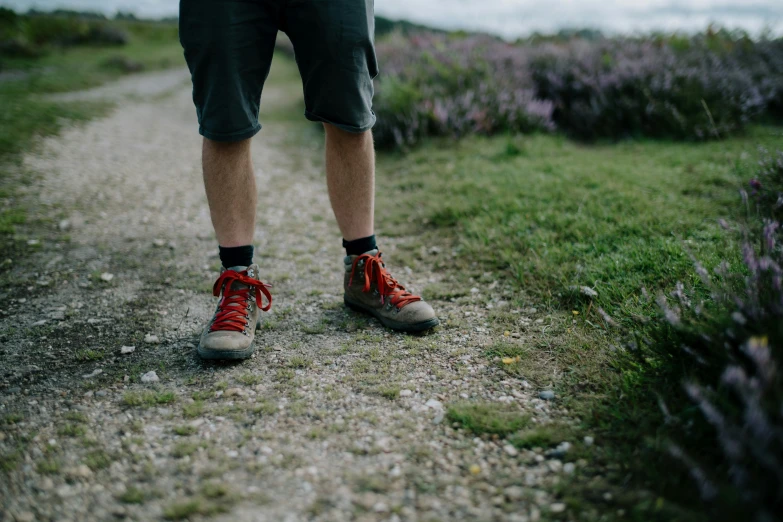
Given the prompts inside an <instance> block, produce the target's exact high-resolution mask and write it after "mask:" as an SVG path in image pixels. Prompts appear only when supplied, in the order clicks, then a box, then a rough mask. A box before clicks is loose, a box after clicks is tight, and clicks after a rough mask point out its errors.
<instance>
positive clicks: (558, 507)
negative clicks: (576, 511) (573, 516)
mask: <svg viewBox="0 0 783 522" xmlns="http://www.w3.org/2000/svg"><path fill="white" fill-rule="evenodd" d="M549 510H550V511H551V512H552V513H562V512H563V511H565V510H566V505H565V504H563V503H562V502H555V503H554V504H552V505H551V506H549Z"/></svg>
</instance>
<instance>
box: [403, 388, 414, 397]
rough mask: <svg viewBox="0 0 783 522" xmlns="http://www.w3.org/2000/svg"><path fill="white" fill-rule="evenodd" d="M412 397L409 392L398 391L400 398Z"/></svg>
mask: <svg viewBox="0 0 783 522" xmlns="http://www.w3.org/2000/svg"><path fill="white" fill-rule="evenodd" d="M411 395H413V392H412V391H411V390H400V397H410V396H411Z"/></svg>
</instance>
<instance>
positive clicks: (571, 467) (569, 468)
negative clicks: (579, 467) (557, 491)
mask: <svg viewBox="0 0 783 522" xmlns="http://www.w3.org/2000/svg"><path fill="white" fill-rule="evenodd" d="M574 471H576V464H574V463H573V462H567V463H565V464H563V473H565V474H566V475H571V474H572V473H573V472H574Z"/></svg>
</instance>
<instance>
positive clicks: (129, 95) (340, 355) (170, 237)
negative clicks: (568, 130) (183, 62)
mask: <svg viewBox="0 0 783 522" xmlns="http://www.w3.org/2000/svg"><path fill="white" fill-rule="evenodd" d="M274 74H276V73H273V78H272V79H271V80H270V83H269V85H268V86H267V89H266V91H265V93H264V98H263V101H262V104H263V105H264V106H265V107H267V108H270V107H271V109H268V110H270V114H272V116H271V117H270V121H269V122H265V121H264V120H263V118H262V122H263V123H265V128H264V130H262V131H261V133H260V134H259V135H258V136H257V137H256V139H255V140H254V145H253V156H254V161H255V166H256V176H257V182H258V196H259V206H258V224H257V225H258V226H257V233H256V248H257V257H256V259H257V262H258V264H259V265H260V266H261V269H262V277H261V279H262V280H263V281H265V282H268V283H271V284H272V285H273V288H272V292H273V297H274V305H273V308H272V311H271V312H270V313H268V314H266V315H265V316H264V318H263V319H264V320H263V325H262V328H261V329H260V330H259V332H258V335H257V341H256V342H257V351H256V353H255V355H254V357H253V358H252V359H249V360H247V361H245V362H242V363H237V364H207V363H204V362H201V361H200V360H199V359H198V358H197V356H196V354H195V343H196V342H197V339H198V335H199V333H200V330H201V328H202V327H203V325H204V323H205V321H206V320H207V318H208V317H209V315H210V313H211V311H212V309H213V307H214V305H215V298H214V297H212V295H211V286H212V283H213V282H214V280H215V278H216V276H217V270H218V268H219V260H218V258H217V246H216V242H215V239H214V235H213V232H212V229H211V225H210V220H209V212H208V208H207V204H206V198H205V195H204V191H203V186H202V183H201V170H200V145H201V138H200V137H199V135H198V133H197V125H196V122H195V111H194V109H193V107H192V104H191V100H190V90H189V86H188V84H187V77H186V75H183V71H179V70H177V71H170V72H167V73H156V74H151V75H140V76H134V77H132V78H130V79H128V80H124V81H122V82H120V83H118V84H114V85H111V86H108V87H105V88H102V89H99V90H96V91H92V92H88V93H82V94H79V95H71V98H69V99H90V98H109V99H115V100H116V99H121V100H123V101H122V102H121V103H119V104H118V105H117V107H116V108H115V109H114V110H113V111H112V112H111V113H110V114H109V115H108V116H107V117H105V118H103V119H100V120H95V121H92V122H91V123H89V124H86V125H83V126H79V127H75V128H70V129H68V130H66V131H65V132H63V133H61V135H60V136H59V137H55V138H51V139H46V140H45V141H44V142H43V143H42V144H40V145H39V146H36V147H35V149H34V152H32V153H30V154H29V155H28V156H27V157H26V158H25V159H24V163H23V167H22V168H23V170H24V172H25V173H26V174H25V175H26V176H27V177H28V179H30V180H32V181H31V182H30V183H29V184H28V185H26V186H25V187H24V195H23V198H24V202H25V206H26V207H27V208H28V209H29V213H30V214H31V215H32V216H34V217H35V220H34V221H37V222H38V223H43V224H40V225H31V226H30V227H29V228H28V229H26V231H27V233H30V234H31V236H30V239H29V246H30V247H31V249H33V250H34V253H33V254H32V255H31V256H29V257H28V258H27V259H26V260H25V262H24V263H22V264H17V265H15V266H14V267H13V268H12V269H11V271H10V275H9V276H8V277H9V280H10V281H11V284H10V286H8V287H7V288H5V289H3V290H2V295H0V297H2V300H1V301H0V302H2V305H0V307H1V308H2V309H1V310H0V361H2V371H1V372H0V454H1V455H2V458H3V460H2V475H0V497H1V498H2V502H1V503H0V504H2V508H1V509H2V515H0V520H3V521H6V520H7V521H12V520H15V521H32V520H47V521H48V520H58V521H85V520H111V519H127V520H139V521H146V520H159V519H164V518H165V519H190V520H202V519H212V520H232V521H251V520H253V521H298V520H329V521H347V520H357V521H375V520H378V521H380V520H388V521H401V520H406V521H436V520H438V521H453V520H472V521H473V520H478V521H484V520H487V521H489V520H508V521H516V522H525V521H529V522H534V521H537V520H548V519H551V518H557V519H560V518H561V517H562V518H566V517H568V518H570V514H569V508H568V507H567V506H566V505H565V504H562V503H560V502H559V501H558V497H557V491H558V488H560V487H563V481H564V480H565V479H566V477H567V475H569V474H573V473H575V472H576V473H578V470H579V468H580V466H583V465H584V462H583V461H579V460H574V459H570V458H569V455H568V448H567V447H566V448H564V449H562V451H560V453H559V454H550V455H547V456H545V455H544V454H543V453H542V451H540V450H539V451H531V450H518V449H516V448H514V447H513V446H511V445H509V444H508V443H507V442H505V441H503V440H502V439H498V438H497V437H495V438H493V437H492V436H486V435H485V436H477V435H475V434H473V433H470V432H469V431H466V430H465V429H464V428H463V427H461V426H460V425H459V424H455V423H453V422H452V421H451V420H450V418H449V416H448V415H447V412H448V408H449V406H450V405H452V404H455V403H460V402H461V401H471V402H475V403H476V404H479V405H483V404H495V405H502V406H503V407H507V408H508V410H509V411H514V412H524V413H526V414H528V415H529V416H530V418H531V420H530V422H532V423H533V424H536V423H542V422H549V421H551V420H553V419H557V420H567V418H568V412H565V411H563V410H562V409H559V408H558V401H557V400H554V401H547V400H542V399H540V398H539V394H540V392H541V390H539V389H536V388H535V387H532V386H531V385H530V384H528V383H527V381H525V380H524V379H522V378H516V377H513V376H510V375H509V374H508V373H506V372H503V371H502V369H501V368H499V367H498V365H497V364H495V363H493V362H492V360H491V359H489V358H488V357H486V355H485V352H486V347H487V346H489V345H491V344H492V343H494V342H496V341H498V340H503V339H505V340H506V341H507V342H512V343H525V342H527V339H526V337H525V336H526V335H527V334H525V333H521V334H518V333H514V335H513V336H506V335H505V334H504V332H503V331H498V330H496V329H495V328H493V327H492V326H491V325H490V323H489V322H488V321H487V314H488V313H489V311H490V310H491V309H497V308H502V307H504V306H507V305H508V301H507V300H509V299H510V298H511V297H512V296H511V293H510V292H511V291H510V290H506V289H504V284H503V281H496V282H494V283H493V284H492V285H477V286H476V288H474V290H473V292H474V295H475V297H479V296H480V295H481V294H482V293H485V292H489V291H490V290H489V288H490V287H491V292H492V298H491V299H488V298H486V296H484V298H483V299H478V298H477V299H475V300H473V301H471V300H470V299H462V300H455V299H448V298H443V299H440V300H435V301H433V304H434V305H435V306H436V308H437V311H438V313H439V316H440V318H441V321H442V326H441V327H439V328H438V329H436V330H435V331H433V332H431V333H429V334H428V335H424V336H408V335H402V334H397V333H392V332H388V331H386V330H384V329H382V328H381V327H380V326H379V325H378V324H377V323H376V322H375V321H373V320H370V319H367V318H365V317H362V316H360V315H357V314H355V313H353V312H351V311H348V310H346V309H345V308H344V307H343V305H342V296H341V291H342V289H341V281H342V250H341V247H340V235H339V231H338V230H337V227H336V225H335V222H334V218H333V217H332V214H331V210H330V207H329V201H328V196H327V194H326V190H325V183H324V176H323V173H322V170H323V168H322V165H323V164H322V159H321V154H322V140H321V138H320V134H319V133H318V132H317V131H316V130H314V129H313V125H312V124H309V123H307V122H305V121H304V118H303V117H302V116H301V112H300V106H299V104H300V98H301V94H300V93H301V88H300V86H299V85H298V84H294V83H292V82H291V81H288V80H285V79H283V80H275V79H274ZM145 82H146V84H145ZM161 85H164V86H165V89H161V87H160V86H161ZM286 115H287V116H286ZM303 137H304V139H303ZM384 175H393V173H384V172H379V176H384ZM379 197H383V194H380V195H379ZM415 242H416V238H415V237H394V238H392V239H383V240H382V242H381V246H382V249H383V250H384V252H385V257H386V258H388V262H389V266H390V267H391V269H392V272H393V273H394V274H395V275H396V276H397V277H398V279H400V280H401V281H403V282H405V283H407V284H408V285H409V287H411V288H412V289H413V290H414V291H419V292H421V291H422V290H423V289H425V288H426V287H427V286H428V285H432V284H437V283H439V282H440V281H443V280H444V279H445V278H447V277H448V274H444V273H439V272H437V271H435V270H434V269H433V266H434V264H435V259H436V258H437V255H443V254H442V253H440V254H439V253H438V252H435V251H433V252H428V251H425V252H424V257H423V258H422V259H424V261H423V262H421V263H417V270H416V271H413V270H411V269H410V268H409V267H406V266H405V265H404V264H399V263H397V264H396V263H395V250H396V249H397V248H398V246H399V245H403V244H405V245H410V244H415ZM422 248H425V247H422ZM427 259H432V261H431V262H429V263H428V262H427ZM425 297H426V295H425ZM509 312H510V313H514V314H519V317H520V321H522V322H527V323H530V324H533V325H535V324H536V322H537V321H539V322H543V321H542V319H543V317H542V316H541V315H540V313H539V312H537V311H536V309H535V308H533V307H531V308H525V309H520V310H509ZM539 333H540V332H539ZM130 347H132V348H130ZM126 352H127V353H126ZM149 372H155V373H154V376H153V374H150V373H149Z"/></svg>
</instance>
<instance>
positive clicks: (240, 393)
mask: <svg viewBox="0 0 783 522" xmlns="http://www.w3.org/2000/svg"><path fill="white" fill-rule="evenodd" d="M246 395H247V392H246V391H245V390H243V389H242V388H229V389H227V390H226V393H225V396H226V397H234V396H237V397H245V396H246Z"/></svg>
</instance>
